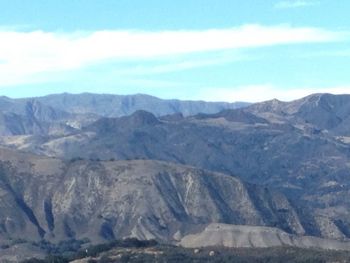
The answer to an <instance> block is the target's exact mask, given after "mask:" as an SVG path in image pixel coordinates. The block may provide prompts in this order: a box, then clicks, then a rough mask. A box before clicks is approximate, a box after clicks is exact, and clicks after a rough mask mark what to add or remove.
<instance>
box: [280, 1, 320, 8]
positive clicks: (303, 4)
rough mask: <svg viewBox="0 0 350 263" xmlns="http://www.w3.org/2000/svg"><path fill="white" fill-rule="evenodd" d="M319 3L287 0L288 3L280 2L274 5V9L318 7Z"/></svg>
mask: <svg viewBox="0 0 350 263" xmlns="http://www.w3.org/2000/svg"><path fill="white" fill-rule="evenodd" d="M319 4H320V2H319V1H312V0H289V1H281V2H278V3H276V4H275V8H277V9H289V8H300V7H307V6H315V5H319Z"/></svg>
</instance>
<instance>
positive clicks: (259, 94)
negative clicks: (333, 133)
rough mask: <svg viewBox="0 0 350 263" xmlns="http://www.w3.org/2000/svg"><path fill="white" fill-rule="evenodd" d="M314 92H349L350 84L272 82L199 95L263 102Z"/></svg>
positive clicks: (214, 98)
mask: <svg viewBox="0 0 350 263" xmlns="http://www.w3.org/2000/svg"><path fill="white" fill-rule="evenodd" d="M313 93H332V94H349V93H350V84H349V85H348V86H338V87H323V88H313V87H303V88H285V87H278V86H274V85H272V84H258V85H248V86H240V87H231V88H207V89H204V90H203V91H202V92H201V94H197V96H199V97H200V99H203V100H208V101H231V102H234V101H247V102H261V101H266V100H270V99H273V98H275V99H278V100H281V101H291V100H295V99H300V98H302V97H305V96H308V95H310V94H313Z"/></svg>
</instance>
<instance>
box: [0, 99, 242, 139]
mask: <svg viewBox="0 0 350 263" xmlns="http://www.w3.org/2000/svg"><path fill="white" fill-rule="evenodd" d="M246 105H248V103H244V102H237V103H225V102H204V101H180V100H162V99H159V98H156V97H152V96H148V95H142V94H139V95H127V96H121V95H107V94H90V93H84V94H68V93H64V94H57V95H49V96H45V97H37V98H28V99H10V98H7V97H0V135H26V134H36V135H46V134H51V135H53V134H67V133H69V132H72V131H73V130H74V129H75V128H80V127H81V126H84V125H86V124H87V123H91V122H93V121H95V120H97V119H98V118H100V117H120V116H124V115H129V114H132V113H133V112H135V111H137V110H146V111H149V112H152V113H153V114H155V115H156V116H162V115H167V114H174V113H181V114H183V115H185V116H188V115H194V114H197V113H200V112H204V113H216V112H219V111H221V110H223V109H235V108H239V107H243V106H246Z"/></svg>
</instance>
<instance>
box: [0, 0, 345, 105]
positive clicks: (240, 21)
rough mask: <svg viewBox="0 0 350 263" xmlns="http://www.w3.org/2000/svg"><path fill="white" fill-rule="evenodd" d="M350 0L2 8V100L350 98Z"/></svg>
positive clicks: (34, 2)
mask: <svg viewBox="0 0 350 263" xmlns="http://www.w3.org/2000/svg"><path fill="white" fill-rule="evenodd" d="M349 10H350V1H347V0H337V1H334V0H245V1H243V0H240V1H238V0H216V1H213V0H176V1H174V0H172V1H170V0H162V1H161V0H148V1H145V0H45V1H44V0H31V1H25V0H11V1H5V0H0V94H1V95H5V96H10V97H27V96H41V95H46V94H50V93H61V92H71V93H80V92H96V93H112V94H134V93H147V94H151V95H155V96H158V97H161V98H179V99H192V100H197V99H203V100H214V101H263V100H267V99H272V98H278V99H281V100H292V99H296V98H299V97H302V96H305V95H307V94H310V93H316V92H329V93H350V74H349V68H350V60H349V58H350V46H349V44H350V18H349V15H348V12H349Z"/></svg>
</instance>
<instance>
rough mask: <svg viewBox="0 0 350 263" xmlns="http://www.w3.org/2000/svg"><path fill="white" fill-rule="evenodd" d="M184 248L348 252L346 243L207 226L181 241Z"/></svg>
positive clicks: (246, 228)
mask: <svg viewBox="0 0 350 263" xmlns="http://www.w3.org/2000/svg"><path fill="white" fill-rule="evenodd" d="M180 244H181V245H182V246H184V247H192V248H196V247H217V246H218V247H231V248H232V247H233V248H242V247H244V248H268V247H288V246H289V247H299V248H319V249H335V250H350V242H340V241H336V240H329V239H322V238H316V237H311V236H295V235H290V234H287V233H286V232H284V231H281V230H280V229H278V228H272V227H259V226H239V225H227V224H210V225H208V226H207V227H206V228H205V229H204V230H203V231H202V232H200V233H197V234H190V235H187V236H185V237H183V238H182V240H181V242H180Z"/></svg>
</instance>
